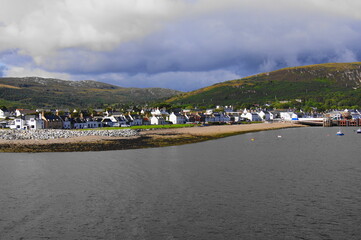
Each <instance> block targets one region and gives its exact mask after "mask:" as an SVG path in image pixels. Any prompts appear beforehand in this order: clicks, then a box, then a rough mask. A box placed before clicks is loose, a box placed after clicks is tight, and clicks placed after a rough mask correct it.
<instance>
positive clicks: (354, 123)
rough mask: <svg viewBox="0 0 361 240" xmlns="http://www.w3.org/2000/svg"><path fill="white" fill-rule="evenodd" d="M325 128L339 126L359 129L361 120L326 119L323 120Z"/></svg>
mask: <svg viewBox="0 0 361 240" xmlns="http://www.w3.org/2000/svg"><path fill="white" fill-rule="evenodd" d="M323 126H324V127H332V126H339V127H359V126H361V119H338V120H334V119H330V118H324V119H323Z"/></svg>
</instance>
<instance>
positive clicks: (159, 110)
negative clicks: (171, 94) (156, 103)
mask: <svg viewBox="0 0 361 240" xmlns="http://www.w3.org/2000/svg"><path fill="white" fill-rule="evenodd" d="M151 114H152V115H156V116H160V115H169V113H168V112H167V111H165V110H164V109H159V108H157V109H153V111H152V112H151Z"/></svg>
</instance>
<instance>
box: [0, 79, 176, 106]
mask: <svg viewBox="0 0 361 240" xmlns="http://www.w3.org/2000/svg"><path fill="white" fill-rule="evenodd" d="M179 93H180V92H179V91H175V90H170V89H162V88H122V87H118V86H114V85H111V84H106V83H101V82H96V81H65V80H59V79H45V78H38V77H28V78H0V105H5V106H7V107H47V108H61V107H100V106H102V105H103V104H143V103H149V102H154V101H162V100H164V99H167V98H170V97H172V96H175V95H177V94H179Z"/></svg>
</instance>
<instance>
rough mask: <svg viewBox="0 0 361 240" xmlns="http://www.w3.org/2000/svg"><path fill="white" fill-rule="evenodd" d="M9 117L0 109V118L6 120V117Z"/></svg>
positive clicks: (7, 113)
mask: <svg viewBox="0 0 361 240" xmlns="http://www.w3.org/2000/svg"><path fill="white" fill-rule="evenodd" d="M9 116H10V113H9V111H8V110H5V109H0V118H6V117H9Z"/></svg>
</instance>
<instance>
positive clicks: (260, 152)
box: [0, 128, 361, 240]
mask: <svg viewBox="0 0 361 240" xmlns="http://www.w3.org/2000/svg"><path fill="white" fill-rule="evenodd" d="M337 130H338V129H336V128H302V129H285V130H277V131H268V132H259V133H251V134H244V135H239V136H234V137H229V138H224V139H220V140H214V141H208V142H203V143H197V144H192V145H184V146H176V147H166V148H158V149H142V150H127V151H109V152H86V153H39V154H15V153H9V154H6V153H1V154H0V183H1V184H0V204H1V205H0V206H1V207H0V239H207V240H208V239H361V228H360V226H361V158H360V154H361V134H359V135H357V134H356V133H354V132H353V131H354V130H355V128H344V129H343V131H344V132H345V136H342V137H337V136H335V133H336V131H337ZM278 135H280V136H282V137H278ZM252 139H253V141H252Z"/></svg>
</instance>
